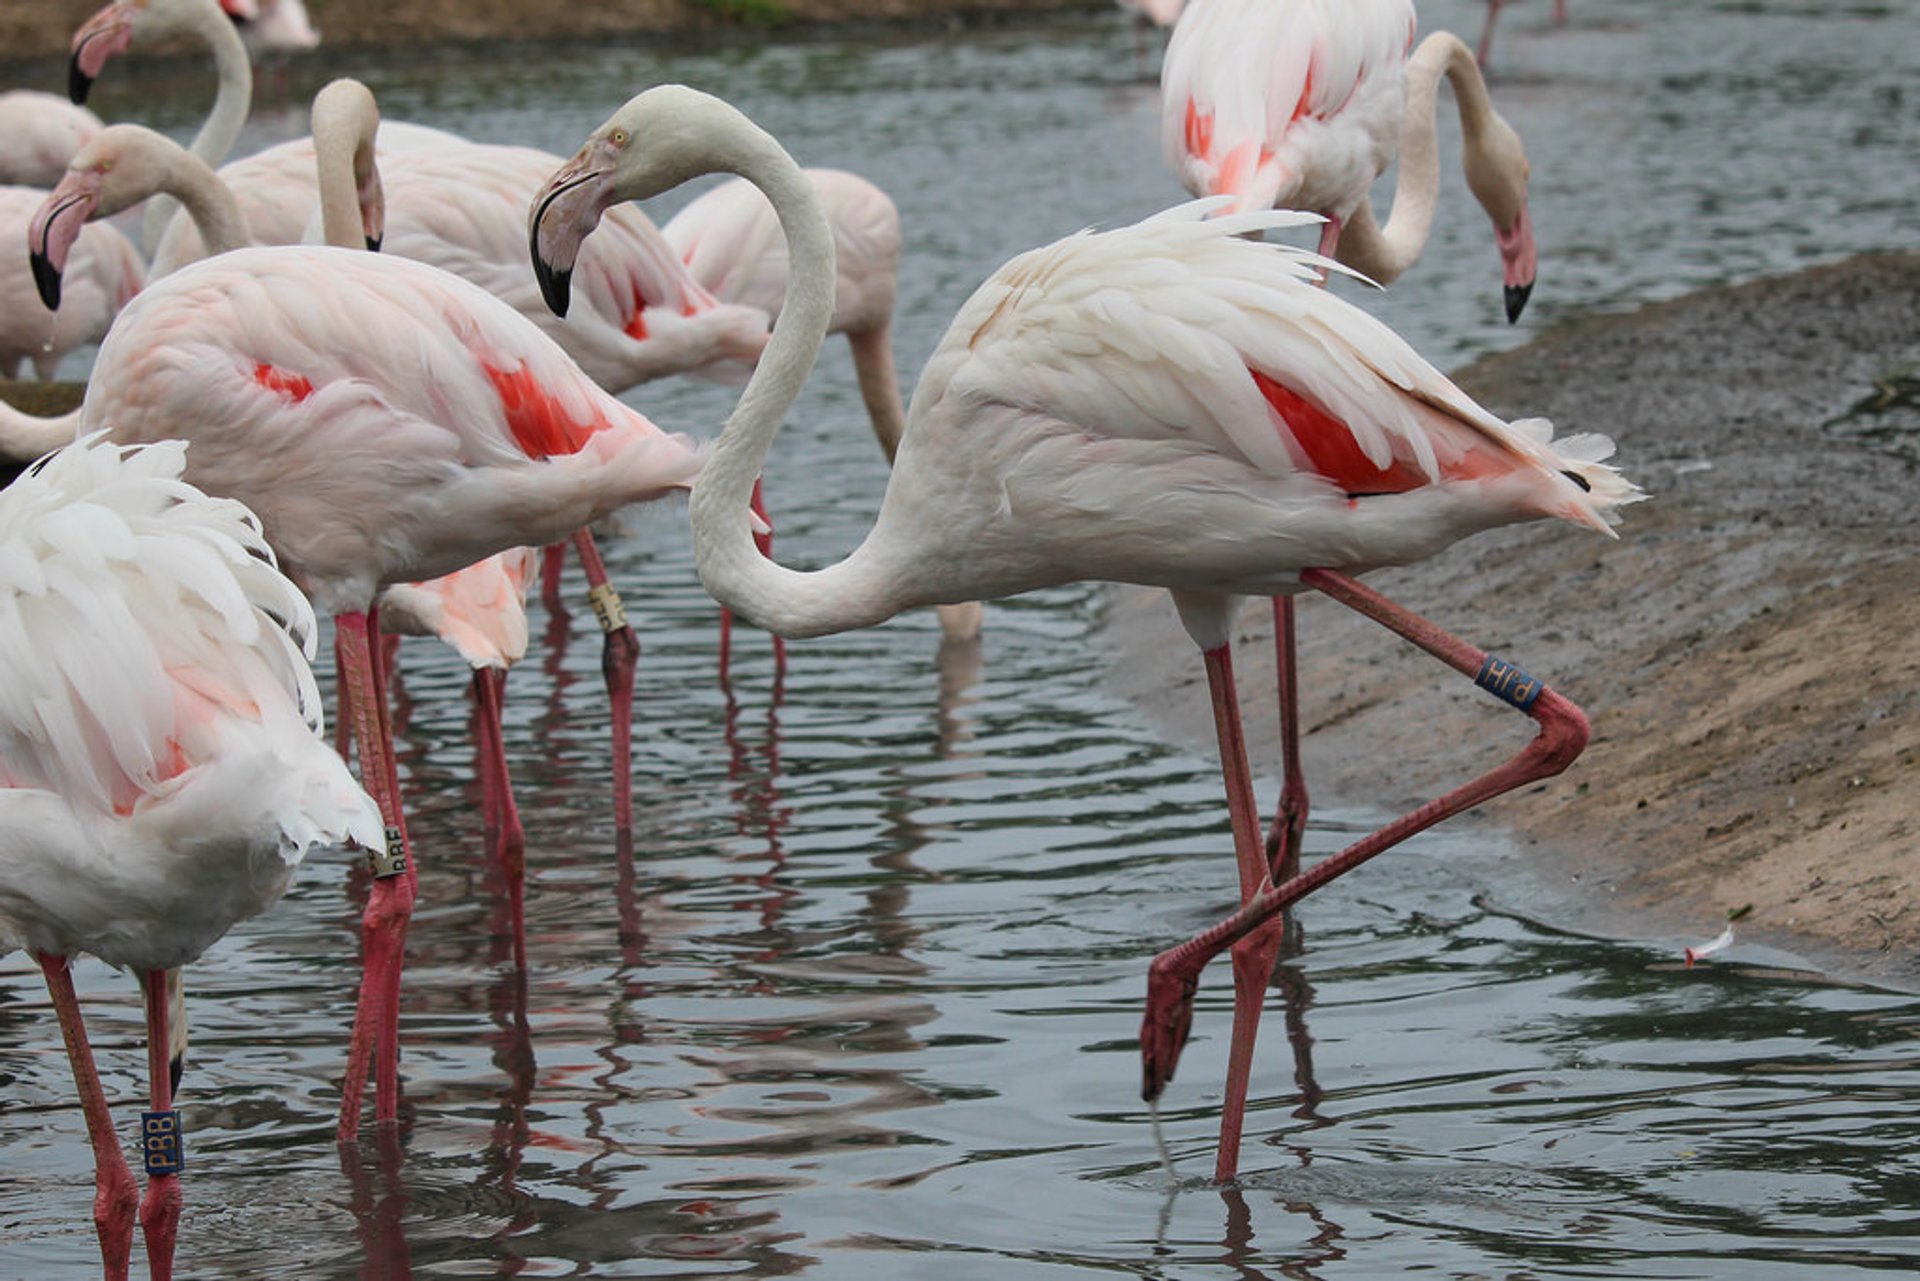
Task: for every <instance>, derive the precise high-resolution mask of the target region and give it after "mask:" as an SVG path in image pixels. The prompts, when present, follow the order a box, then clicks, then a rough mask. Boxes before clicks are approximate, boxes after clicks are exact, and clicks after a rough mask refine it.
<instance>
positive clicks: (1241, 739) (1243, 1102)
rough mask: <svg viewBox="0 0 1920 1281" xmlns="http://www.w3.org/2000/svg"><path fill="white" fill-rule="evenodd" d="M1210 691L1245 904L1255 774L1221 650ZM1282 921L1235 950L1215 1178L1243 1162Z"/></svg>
mask: <svg viewBox="0 0 1920 1281" xmlns="http://www.w3.org/2000/svg"><path fill="white" fill-rule="evenodd" d="M1206 661H1207V689H1208V691H1209V693H1210V694H1211V695H1212V698H1213V724H1214V730H1215V733H1216V735H1217V737H1218V739H1219V745H1220V772H1221V775H1222V778H1223V780H1224V782H1225V783H1226V789H1227V815H1228V817H1229V819H1230V820H1231V822H1232V824H1233V855H1234V860H1235V862H1237V863H1238V865H1239V867H1240V899H1241V902H1242V903H1245V902H1246V901H1247V900H1248V899H1250V898H1252V897H1253V895H1254V893H1255V892H1256V891H1257V890H1258V889H1259V888H1260V886H1261V885H1262V884H1264V883H1265V882H1266V880H1267V879H1268V870H1267V868H1268V865H1267V859H1266V855H1265V852H1264V851H1263V850H1262V848H1261V843H1260V814H1259V811H1258V810H1257V809H1256V808H1255V805H1254V799H1253V774H1252V770H1251V769H1250V767H1249V766H1248V764H1247V740H1246V736H1245V734H1244V733H1243V732H1242V730H1241V727H1240V701H1239V696H1238V694H1237V693H1236V692H1235V690H1234V682H1233V651H1232V650H1231V649H1230V648H1229V647H1227V646H1225V645H1222V646H1220V647H1219V648H1218V649H1210V650H1208V651H1207V652H1206ZM1284 934H1285V922H1284V921H1278V920H1276V921H1274V922H1272V923H1271V924H1270V925H1269V926H1267V927H1264V928H1261V929H1258V930H1251V931H1248V933H1247V935H1246V936H1245V937H1244V938H1242V939H1240V940H1239V941H1238V942H1237V943H1235V944H1234V947H1233V1042H1232V1045H1231V1047H1230V1048H1229V1050H1228V1052H1227V1084H1226V1095H1225V1102H1224V1105H1223V1107H1222V1110H1221V1116H1220V1153H1219V1158H1218V1160H1217V1161H1216V1163H1215V1169H1214V1177H1215V1178H1219V1179H1230V1178H1232V1177H1233V1174H1234V1170H1235V1169H1236V1168H1237V1167H1238V1165H1239V1161H1240V1131H1241V1129H1242V1126H1243V1122H1244V1120H1245V1116H1246V1107H1247V1085H1248V1081H1249V1079H1250V1077H1251V1075H1252V1071H1253V1045H1254V1039H1255V1038H1256V1037H1257V1036H1258V1035H1259V1032H1260V1009H1261V1006H1262V1005H1263V1004H1265V1002H1266V995H1267V986H1268V984H1269V983H1270V982H1271V981H1272V979H1273V963H1274V958H1275V957H1276V956H1278V955H1279V951H1280V942H1281V939H1282V938H1283V937H1284Z"/></svg>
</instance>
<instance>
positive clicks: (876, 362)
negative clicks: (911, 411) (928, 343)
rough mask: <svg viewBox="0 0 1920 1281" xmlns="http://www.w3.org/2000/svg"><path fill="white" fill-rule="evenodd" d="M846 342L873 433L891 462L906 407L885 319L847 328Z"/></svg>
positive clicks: (904, 423) (905, 418)
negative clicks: (865, 325)
mask: <svg viewBox="0 0 1920 1281" xmlns="http://www.w3.org/2000/svg"><path fill="white" fill-rule="evenodd" d="M847 346H848V347H850V348H852V350H853V373H854V377H855V378H857V379H858V380H859V382H860V399H861V401H862V403H864V404H865V405H866V407H867V421H868V422H870V423H872V424H873V436H874V439H875V440H878V441H879V442H880V448H881V449H882V450H883V451H885V453H886V455H887V464H888V466H892V464H893V456H894V454H896V453H898V452H899V450H900V437H901V435H902V433H904V432H905V431H906V429H907V407H906V405H905V403H904V402H902V401H901V399H900V379H899V376H898V374H897V373H896V372H895V370H894V365H893V335H892V334H891V332H890V327H889V325H888V324H886V323H881V324H877V325H874V326H873V327H871V328H869V329H849V330H848V331H847Z"/></svg>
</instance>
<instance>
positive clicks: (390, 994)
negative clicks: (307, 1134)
mask: <svg viewBox="0 0 1920 1281" xmlns="http://www.w3.org/2000/svg"><path fill="white" fill-rule="evenodd" d="M413 902H414V886H413V883H412V879H411V878H410V877H408V876H405V875H395V876H386V877H382V878H380V879H379V880H377V881H375V882H374V883H373V889H372V891H371V892H370V893H369V894H368V896H367V908H366V912H365V914H364V915H363V916H362V918H361V939H362V944H361V963H362V973H361V976H360V1004H359V1006H358V1008H357V1009H356V1010H355V1012H354V1018H353V1039H352V1041H351V1043H350V1044H349V1045H348V1047H347V1072H346V1076H345V1078H344V1079H343V1080H342V1082H341V1085H340V1096H341V1097H340V1123H339V1127H338V1129H337V1131H336V1135H337V1137H338V1139H339V1140H340V1142H342V1143H350V1142H352V1141H353V1140H354V1139H355V1138H356V1137H357V1136H358V1134H359V1132H360V1107H361V1095H362V1094H364V1093H365V1090H366V1083H367V1074H368V1069H369V1067H372V1069H373V1073H374V1121H375V1122H376V1123H377V1124H385V1123H387V1122H389V1121H394V1120H397V1119H398V1116H399V1100H400V1045H399V1036H398V1030H399V1021H400V1010H399V999H398V995H399V986H400V968H401V961H402V956H403V952H404V950H405V945H406V937H407V924H408V922H409V921H410V920H411V919H412V916H413ZM376 1058H377V1060H378V1061H377V1062H375V1060H376Z"/></svg>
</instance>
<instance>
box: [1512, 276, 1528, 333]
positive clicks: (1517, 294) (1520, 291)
mask: <svg viewBox="0 0 1920 1281" xmlns="http://www.w3.org/2000/svg"><path fill="white" fill-rule="evenodd" d="M1531 297H1533V282H1531V281H1529V282H1527V283H1526V284H1524V285H1508V286H1507V323H1508V324H1509V325H1511V324H1512V323H1514V322H1515V321H1516V320H1518V319H1520V313H1521V312H1523V311H1525V310H1526V309H1527V299H1529V298H1531Z"/></svg>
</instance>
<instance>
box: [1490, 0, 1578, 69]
mask: <svg viewBox="0 0 1920 1281" xmlns="http://www.w3.org/2000/svg"><path fill="white" fill-rule="evenodd" d="M1506 3H1507V0H1487V24H1486V25H1485V26H1484V27H1481V28H1480V46H1479V48H1478V49H1476V50H1475V51H1474V55H1473V58H1474V61H1475V62H1477V63H1478V64H1479V65H1480V66H1482V67H1484V66H1486V65H1487V58H1488V56H1489V55H1490V54H1491V53H1492V52H1493V24H1494V23H1496V22H1498V21H1499V20H1500V9H1501V7H1502V6H1503V5H1505V4H1506ZM1553 24H1554V25H1555V26H1557V27H1564V26H1566V25H1567V0H1553Z"/></svg>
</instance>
